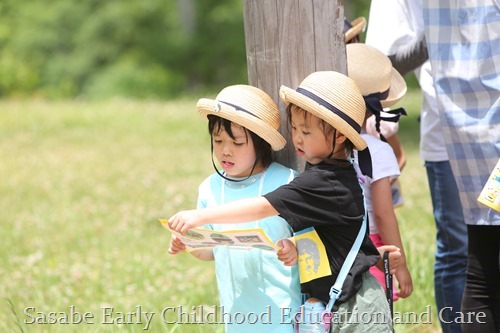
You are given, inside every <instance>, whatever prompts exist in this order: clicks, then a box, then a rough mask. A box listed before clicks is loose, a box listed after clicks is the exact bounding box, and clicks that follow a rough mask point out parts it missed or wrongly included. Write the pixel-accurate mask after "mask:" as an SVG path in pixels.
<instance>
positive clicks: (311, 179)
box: [169, 71, 392, 333]
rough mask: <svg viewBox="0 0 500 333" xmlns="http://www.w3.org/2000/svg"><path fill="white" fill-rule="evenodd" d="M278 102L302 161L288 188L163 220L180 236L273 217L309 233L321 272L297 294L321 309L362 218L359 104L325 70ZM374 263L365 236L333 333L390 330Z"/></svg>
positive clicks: (350, 85)
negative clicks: (316, 302)
mask: <svg viewBox="0 0 500 333" xmlns="http://www.w3.org/2000/svg"><path fill="white" fill-rule="evenodd" d="M280 96H281V98H282V100H283V101H284V102H285V104H287V105H288V107H287V112H288V115H289V123H290V124H291V127H292V139H293V144H294V146H295V149H296V152H297V155H298V156H301V157H302V158H304V159H305V161H306V162H307V165H306V170H305V171H304V172H303V173H301V174H300V175H299V176H297V178H295V179H294V180H293V181H292V182H290V183H289V184H287V185H282V186H280V187H279V188H277V189H276V190H274V191H272V192H269V193H267V194H264V195H263V196H260V197H256V198H249V199H243V200H238V201H235V202H231V203H227V204H224V205H222V206H218V207H213V208H207V209H201V210H190V211H182V212H178V213H177V214H174V215H173V216H172V217H171V218H170V219H169V221H170V227H171V228H172V229H174V230H177V231H179V232H181V233H186V232H187V230H189V229H191V228H195V227H199V226H201V225H204V224H206V223H217V224H223V225H227V224H234V223H244V222H248V221H252V220H258V219H262V218H264V217H268V216H278V215H279V216H281V217H283V218H284V219H285V220H286V221H287V222H288V223H289V224H290V226H291V227H292V228H293V230H294V232H298V231H302V230H305V229H308V228H311V227H313V228H312V231H311V232H314V233H315V234H316V235H317V239H318V242H317V245H318V247H319V248H322V249H324V251H323V252H321V253H322V255H320V257H319V263H318V265H319V266H322V267H323V268H325V266H326V269H323V268H322V269H318V270H317V271H315V272H313V273H312V274H315V276H313V278H311V279H310V280H309V281H308V282H304V283H302V291H303V292H305V293H307V294H309V296H310V297H313V298H316V299H319V300H321V301H322V302H324V303H327V302H328V301H329V300H330V296H329V291H330V288H331V287H332V285H333V284H334V282H335V280H336V278H337V276H338V274H339V271H340V268H341V266H342V264H343V262H344V261H345V259H346V256H347V254H348V253H349V251H350V249H351V248H352V246H353V243H354V240H355V239H356V236H357V234H358V232H359V230H360V228H361V226H362V223H363V219H364V215H365V209H364V200H363V193H362V189H361V187H360V185H359V183H358V177H357V173H356V170H355V167H354V165H353V164H352V159H353V149H358V150H363V149H365V147H366V142H365V140H364V139H363V138H362V137H361V135H360V134H359V132H360V130H361V125H362V124H363V121H364V117H365V103H364V100H363V98H362V95H361V93H360V91H359V89H358V88H357V86H356V84H355V83H354V82H353V81H352V80H351V79H349V78H348V77H346V76H345V75H342V74H340V73H337V72H330V71H325V72H315V73H312V74H310V75H309V76H308V77H306V78H305V79H304V80H303V81H302V83H301V84H300V86H299V87H298V88H297V90H292V89H290V88H287V87H284V86H282V87H281V89H280ZM284 243H286V242H284ZM294 252H295V254H296V251H294ZM379 258H380V256H379V254H378V252H377V249H376V248H375V247H374V246H373V243H372V242H371V241H370V240H369V238H368V235H365V236H364V239H363V242H362V244H361V248H360V250H359V252H358V254H357V256H356V260H355V261H354V264H353V266H352V267H351V269H350V272H349V274H348V276H347V278H346V279H345V281H344V285H343V290H342V293H341V295H340V298H339V299H338V300H337V303H336V305H335V308H334V310H337V309H338V313H339V314H340V315H344V316H348V318H351V320H350V321H349V320H341V321H340V322H338V323H335V324H334V325H333V326H332V332H340V330H342V332H370V333H373V332H375V333H376V332H391V330H392V322H391V320H390V309H389V306H388V303H387V301H386V299H385V295H384V292H383V289H382V287H381V286H380V284H379V283H378V282H377V280H376V279H375V278H373V276H372V275H371V274H369V272H368V270H369V268H370V267H371V266H373V265H374V264H375V263H377V261H378V260H379ZM285 261H286V260H285ZM249 297H250V296H249ZM377 316H378V317H377ZM365 317H369V318H381V317H383V318H385V320H374V321H369V322H368V323H367V322H366V321H363V320H361V319H360V318H365ZM343 318H346V317H343ZM356 318H357V319H356ZM290 320H291V318H290ZM268 331H269V330H266V332H268Z"/></svg>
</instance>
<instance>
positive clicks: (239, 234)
mask: <svg viewBox="0 0 500 333" xmlns="http://www.w3.org/2000/svg"><path fill="white" fill-rule="evenodd" d="M160 222H161V224H162V225H163V226H164V227H165V228H166V229H167V230H169V231H170V232H171V233H172V234H174V235H176V236H177V237H179V238H180V239H181V240H182V242H183V243H184V244H185V245H186V250H187V251H188V252H192V251H196V250H200V249H207V248H214V247H216V246H228V247H231V248H234V249H240V250H251V249H260V250H264V251H273V252H277V251H278V250H279V248H278V247H277V246H276V245H274V243H273V242H272V241H271V239H270V238H269V237H268V236H267V235H266V234H265V233H264V230H263V229H261V228H255V229H238V230H226V231H215V230H210V229H200V228H195V229H191V230H189V231H188V232H187V233H186V234H185V235H181V234H180V233H178V232H176V231H174V230H172V229H170V227H169V224H168V220H164V219H160Z"/></svg>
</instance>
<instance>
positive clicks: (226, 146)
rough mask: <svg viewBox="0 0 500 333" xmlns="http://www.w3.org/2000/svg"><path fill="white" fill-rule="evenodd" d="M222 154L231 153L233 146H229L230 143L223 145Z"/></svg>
mask: <svg viewBox="0 0 500 333" xmlns="http://www.w3.org/2000/svg"><path fill="white" fill-rule="evenodd" d="M222 154H224V155H231V148H230V147H229V145H228V144H224V145H223V146H222Z"/></svg>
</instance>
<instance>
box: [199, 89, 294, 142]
mask: <svg viewBox="0 0 500 333" xmlns="http://www.w3.org/2000/svg"><path fill="white" fill-rule="evenodd" d="M196 107H197V109H198V112H199V114H200V115H201V116H202V117H203V118H207V116H208V115H214V116H218V117H221V118H224V119H227V120H230V121H232V122H233V123H236V124H238V125H240V126H243V127H245V128H246V129H248V130H249V131H252V132H253V133H255V134H257V135H258V136H259V137H261V138H262V139H264V140H265V141H266V142H267V143H269V144H270V145H271V148H272V150H274V151H278V150H281V149H283V148H284V147H285V145H286V140H285V138H284V137H283V136H282V135H281V134H280V133H279V132H278V131H277V130H276V129H274V128H272V127H271V126H269V124H267V123H266V122H264V121H263V120H261V119H259V118H257V117H256V116H253V115H251V114H248V113H245V112H242V111H238V110H236V109H235V108H234V107H232V106H230V105H227V104H225V103H223V102H219V101H217V100H213V99H208V98H201V99H200V100H199V101H198V103H197V104H196Z"/></svg>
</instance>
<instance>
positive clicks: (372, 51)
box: [346, 43, 406, 108]
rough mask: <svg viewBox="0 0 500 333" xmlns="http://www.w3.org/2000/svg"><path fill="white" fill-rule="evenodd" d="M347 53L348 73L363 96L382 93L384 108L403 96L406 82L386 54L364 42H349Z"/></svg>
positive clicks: (381, 100)
mask: <svg viewBox="0 0 500 333" xmlns="http://www.w3.org/2000/svg"><path fill="white" fill-rule="evenodd" d="M346 53H347V73H348V75H349V77H350V78H351V79H353V80H354V82H356V84H357V85H358V87H359V89H360V90H361V93H362V94H363V96H368V95H371V94H373V93H381V98H380V104H381V105H382V107H384V108H388V107H391V106H393V105H394V104H396V103H397V102H399V100H400V99H401V98H403V96H404V95H405V93H406V82H405V80H404V78H403V77H402V76H401V74H399V72H398V71H397V70H396V69H395V68H393V67H392V64H391V60H390V59H389V58H388V57H387V56H386V55H385V54H383V53H382V52H381V51H379V50H377V49H376V48H374V47H373V46H369V45H366V44H363V43H353V44H347V45H346Z"/></svg>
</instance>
